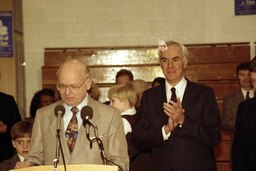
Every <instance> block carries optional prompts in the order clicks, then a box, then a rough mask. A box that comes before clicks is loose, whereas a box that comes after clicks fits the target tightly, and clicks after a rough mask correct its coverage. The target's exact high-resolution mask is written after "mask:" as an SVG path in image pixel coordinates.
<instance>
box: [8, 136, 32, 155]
mask: <svg viewBox="0 0 256 171" xmlns="http://www.w3.org/2000/svg"><path fill="white" fill-rule="evenodd" d="M12 145H13V147H14V148H16V151H17V153H18V154H20V155H21V156H22V157H24V158H26V157H27V156H28V151H29V145H30V137H29V136H25V137H22V138H17V139H15V140H12Z"/></svg>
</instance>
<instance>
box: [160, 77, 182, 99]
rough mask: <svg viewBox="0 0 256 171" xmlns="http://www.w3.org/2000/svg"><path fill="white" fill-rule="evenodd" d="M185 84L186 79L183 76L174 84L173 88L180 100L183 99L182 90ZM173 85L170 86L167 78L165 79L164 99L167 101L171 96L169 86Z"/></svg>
mask: <svg viewBox="0 0 256 171" xmlns="http://www.w3.org/2000/svg"><path fill="white" fill-rule="evenodd" d="M186 86H187V80H186V79H185V77H183V78H182V79H181V81H180V82H179V83H178V84H176V85H175V86H174V88H175V89H176V95H177V97H178V98H180V101H181V102H182V99H183V95H184V92H185V89H186ZM172 87H173V86H171V85H170V84H169V83H168V81H167V80H165V90H166V98H167V99H166V101H167V102H168V101H169V100H170V98H171V95H172V94H171V88H172Z"/></svg>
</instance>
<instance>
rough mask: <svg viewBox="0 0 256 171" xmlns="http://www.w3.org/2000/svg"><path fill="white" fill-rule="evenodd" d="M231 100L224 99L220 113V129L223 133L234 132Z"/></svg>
mask: <svg viewBox="0 0 256 171" xmlns="http://www.w3.org/2000/svg"><path fill="white" fill-rule="evenodd" d="M232 106H233V105H232V102H231V99H229V98H228V97H226V98H225V99H224V102H223V112H222V128H223V130H225V131H234V128H235V121H236V120H235V117H234V116H235V115H236V114H234V113H233V110H232Z"/></svg>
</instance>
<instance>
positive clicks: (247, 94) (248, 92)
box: [245, 91, 250, 100]
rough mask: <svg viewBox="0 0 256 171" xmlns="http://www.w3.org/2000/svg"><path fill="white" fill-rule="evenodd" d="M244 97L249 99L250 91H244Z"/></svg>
mask: <svg viewBox="0 0 256 171" xmlns="http://www.w3.org/2000/svg"><path fill="white" fill-rule="evenodd" d="M245 99H246V100H248V99H250V91H247V92H246V96H245Z"/></svg>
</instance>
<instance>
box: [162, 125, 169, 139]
mask: <svg viewBox="0 0 256 171" xmlns="http://www.w3.org/2000/svg"><path fill="white" fill-rule="evenodd" d="M162 134H163V139H164V141H165V140H168V138H169V137H170V136H171V132H169V133H168V134H166V133H165V131H164V126H163V127H162Z"/></svg>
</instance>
